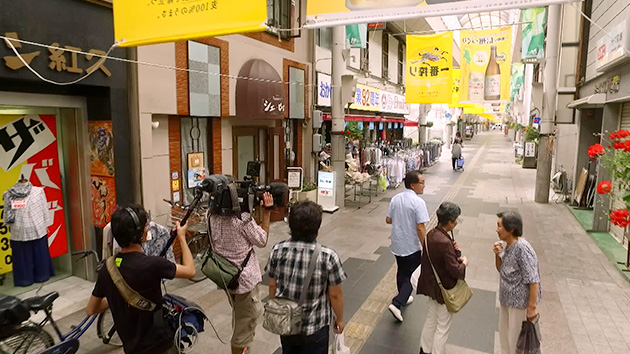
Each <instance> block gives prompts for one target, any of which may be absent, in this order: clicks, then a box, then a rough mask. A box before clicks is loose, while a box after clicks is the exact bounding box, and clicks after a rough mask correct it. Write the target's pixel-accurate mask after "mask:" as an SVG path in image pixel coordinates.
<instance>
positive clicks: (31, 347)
mask: <svg viewBox="0 0 630 354" xmlns="http://www.w3.org/2000/svg"><path fill="white" fill-rule="evenodd" d="M54 344H55V342H54V340H53V338H52V337H51V336H50V334H48V332H46V331H44V330H43V329H41V328H40V327H35V326H24V327H20V328H18V329H17V330H16V332H15V333H14V334H13V335H11V336H9V337H7V338H5V339H0V352H2V353H6V354H27V353H40V352H43V351H44V350H46V349H48V348H50V347H52V346H53V345H54Z"/></svg>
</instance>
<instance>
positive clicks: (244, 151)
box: [232, 127, 264, 180]
mask: <svg viewBox="0 0 630 354" xmlns="http://www.w3.org/2000/svg"><path fill="white" fill-rule="evenodd" d="M259 139H260V138H259V134H258V128H250V127H235V128H233V129H232V144H233V145H232V154H233V158H232V162H233V164H234V167H233V171H234V177H236V178H237V179H239V180H242V179H243V178H244V177H245V175H246V174H247V162H249V161H256V160H259V159H260V144H259ZM261 173H264V171H261Z"/></svg>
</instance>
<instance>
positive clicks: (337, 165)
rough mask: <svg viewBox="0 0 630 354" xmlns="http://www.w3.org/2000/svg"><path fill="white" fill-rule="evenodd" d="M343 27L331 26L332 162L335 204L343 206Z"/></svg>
mask: <svg viewBox="0 0 630 354" xmlns="http://www.w3.org/2000/svg"><path fill="white" fill-rule="evenodd" d="M345 30H346V29H345V27H343V26H337V27H333V28H332V41H333V43H332V86H333V90H332V131H331V140H332V157H331V158H332V164H333V171H334V172H335V205H337V206H338V207H343V206H344V200H345V175H346V166H345V155H346V138H345V137H344V136H343V135H342V132H343V130H344V128H345V124H344V123H345V119H344V104H343V102H342V100H341V76H342V75H343V74H344V72H345V70H346V63H345V61H344V60H343V54H342V51H343V49H344V46H345Z"/></svg>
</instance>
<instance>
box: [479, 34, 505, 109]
mask: <svg viewBox="0 0 630 354" xmlns="http://www.w3.org/2000/svg"><path fill="white" fill-rule="evenodd" d="M483 96H484V99H485V100H486V101H498V100H500V99H501V68H500V67H499V63H498V62H497V47H496V46H494V45H493V46H491V47H490V60H489V61H488V67H486V77H485V83H484V94H483Z"/></svg>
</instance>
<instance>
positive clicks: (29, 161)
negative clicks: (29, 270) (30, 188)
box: [0, 115, 68, 274]
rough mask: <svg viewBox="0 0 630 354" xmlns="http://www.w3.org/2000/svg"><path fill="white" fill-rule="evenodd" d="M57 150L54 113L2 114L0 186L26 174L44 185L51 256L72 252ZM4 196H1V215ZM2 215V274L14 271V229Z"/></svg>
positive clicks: (0, 227) (0, 121)
mask: <svg viewBox="0 0 630 354" xmlns="http://www.w3.org/2000/svg"><path fill="white" fill-rule="evenodd" d="M59 168H60V166H59V152H58V150H57V125H56V118H55V116H53V115H26V116H9V115H7V116H0V190H2V191H6V190H7V189H9V188H10V187H12V186H13V185H14V184H15V182H17V181H18V180H19V179H20V176H21V175H24V177H25V178H27V179H28V180H29V181H30V182H31V183H32V184H33V185H34V186H38V187H44V192H45V194H46V200H47V201H48V212H49V213H50V216H51V217H50V219H51V221H52V224H51V225H48V247H49V250H50V255H51V257H57V256H60V255H62V254H65V253H67V252H68V238H67V234H66V222H65V214H64V202H63V191H62V184H61V172H60V170H59ZM2 209H4V200H3V198H0V215H2V214H3V213H1V211H2ZM3 221H4V220H2V219H0V274H4V273H7V272H10V271H11V270H12V269H13V267H12V263H13V262H12V258H11V245H10V239H11V233H10V228H9V227H8V226H7V225H6V224H4V223H3Z"/></svg>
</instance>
